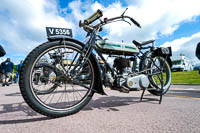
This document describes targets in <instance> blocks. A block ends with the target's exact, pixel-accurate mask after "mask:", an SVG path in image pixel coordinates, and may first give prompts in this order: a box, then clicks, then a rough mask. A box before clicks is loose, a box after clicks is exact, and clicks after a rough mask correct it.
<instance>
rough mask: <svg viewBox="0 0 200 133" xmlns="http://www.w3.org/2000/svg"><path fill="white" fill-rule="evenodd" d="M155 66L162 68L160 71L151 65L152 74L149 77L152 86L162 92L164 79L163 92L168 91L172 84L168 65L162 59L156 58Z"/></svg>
mask: <svg viewBox="0 0 200 133" xmlns="http://www.w3.org/2000/svg"><path fill="white" fill-rule="evenodd" d="M154 61H155V64H156V65H157V66H158V67H159V68H160V70H161V71H160V70H159V69H158V68H157V67H156V66H155V65H153V63H151V65H150V68H151V70H150V74H152V76H150V77H149V79H150V82H151V84H152V85H153V86H154V87H155V89H156V90H158V91H159V90H160V89H161V87H162V84H161V81H160V79H163V92H165V91H167V90H168V88H169V86H170V84H171V72H170V68H169V66H168V64H166V62H165V61H164V59H163V58H161V57H155V58H154Z"/></svg>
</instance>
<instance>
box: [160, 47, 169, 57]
mask: <svg viewBox="0 0 200 133" xmlns="http://www.w3.org/2000/svg"><path fill="white" fill-rule="evenodd" d="M161 51H162V54H167V55H171V47H168V48H161Z"/></svg>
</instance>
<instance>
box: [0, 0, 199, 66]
mask: <svg viewBox="0 0 200 133" xmlns="http://www.w3.org/2000/svg"><path fill="white" fill-rule="evenodd" d="M199 5H200V1H199V0H20V1H17V0H1V3H0V44H1V45H2V46H3V47H4V49H5V51H6V52H7V54H6V56H5V57H3V58H0V62H1V61H4V60H5V59H6V58H7V57H9V58H11V60H12V61H13V62H14V63H15V64H18V63H19V62H20V60H24V59H25V57H26V56H27V54H28V53H29V52H31V50H33V49H34V48H35V47H36V46H38V45H40V44H42V43H43V42H46V41H47V37H46V30H45V27H61V28H71V29H72V32H73V37H74V38H75V39H78V40H80V41H83V40H84V37H85V35H86V33H85V32H84V31H83V30H82V29H80V28H79V26H78V22H79V20H84V19H86V18H88V17H89V16H90V15H91V14H92V13H94V12H95V11H96V10H97V9H100V10H102V12H103V17H102V18H105V17H107V18H111V17H116V16H120V15H121V14H122V13H123V11H124V10H125V9H126V8H128V10H127V12H126V13H125V15H128V16H130V17H133V18H134V19H135V20H136V21H138V22H139V23H140V25H141V26H142V28H141V29H140V28H137V27H136V26H134V25H131V26H130V25H128V24H126V23H124V22H118V23H112V24H109V25H107V26H105V27H104V29H103V34H102V35H103V36H104V37H107V38H108V39H109V40H111V41H119V42H121V41H122V40H123V41H124V42H125V43H131V42H132V40H138V41H141V42H142V41H147V40H150V39H155V40H156V42H155V46H157V47H158V46H161V47H168V46H171V47H172V52H173V56H178V55H180V54H184V55H185V56H187V57H188V58H190V59H191V60H192V62H193V63H194V64H197V63H199V64H200V61H199V60H198V59H197V58H196V57H195V49H196V45H197V43H198V42H200V8H199Z"/></svg>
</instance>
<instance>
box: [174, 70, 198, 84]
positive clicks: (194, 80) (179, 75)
mask: <svg viewBox="0 0 200 133" xmlns="http://www.w3.org/2000/svg"><path fill="white" fill-rule="evenodd" d="M172 84H200V75H199V72H198V71H197V70H195V71H184V72H172Z"/></svg>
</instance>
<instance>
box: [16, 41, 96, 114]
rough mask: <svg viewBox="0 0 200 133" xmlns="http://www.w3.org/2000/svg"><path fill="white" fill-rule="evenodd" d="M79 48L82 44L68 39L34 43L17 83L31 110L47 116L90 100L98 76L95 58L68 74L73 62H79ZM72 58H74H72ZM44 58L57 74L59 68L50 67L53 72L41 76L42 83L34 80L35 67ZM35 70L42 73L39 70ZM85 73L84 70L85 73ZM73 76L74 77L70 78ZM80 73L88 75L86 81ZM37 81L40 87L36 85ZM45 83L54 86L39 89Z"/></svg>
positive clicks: (78, 107)
mask: <svg viewBox="0 0 200 133" xmlns="http://www.w3.org/2000/svg"><path fill="white" fill-rule="evenodd" d="M81 49H82V46H80V45H78V44H76V43H73V42H69V41H65V42H62V43H61V42H60V41H55V42H47V43H44V44H41V45H39V46H38V47H36V48H35V49H34V50H33V51H32V52H31V53H30V54H29V55H28V56H27V57H26V59H25V61H24V63H23V65H22V71H21V73H20V80H19V85H20V90H21V93H22V96H23V98H24V100H25V102H26V103H27V104H28V105H29V106H30V107H31V108H32V109H33V110H34V111H36V112H38V113H40V114H43V115H46V116H48V117H53V118H56V117H62V116H67V115H71V114H74V113H76V112H78V111H80V110H81V109H82V108H83V107H84V106H85V105H87V103H88V102H89V101H90V100H91V98H92V96H93V94H94V91H93V87H94V85H95V84H96V79H97V77H96V76H95V68H94V61H92V59H91V58H89V59H88V61H87V62H86V64H85V65H84V68H80V69H79V66H78V67H77V68H76V69H75V71H76V70H77V69H79V71H78V73H77V75H75V76H73V75H71V73H72V72H71V73H70V70H72V69H73V68H74V65H76V63H77V64H78V58H79V57H80V52H81ZM55 54H57V55H56V56H54V58H52V55H55ZM76 55H77V56H76ZM56 58H57V59H59V58H60V59H61V60H60V62H59V63H57V64H56V65H55V63H54V64H53V63H52V62H53V61H55V60H56ZM74 58H75V60H74V62H73V59H74ZM44 60H45V63H48V64H49V66H53V67H56V69H59V75H58V72H56V71H53V70H52V71H51V74H52V75H51V74H50V75H49V77H47V79H48V78H49V79H48V80H43V81H45V84H44V83H43V82H42V81H38V83H37V84H35V82H34V75H33V74H34V71H35V70H37V71H38V68H37V64H38V63H41V62H42V61H44ZM58 61H59V60H57V62H58ZM70 63H71V64H70ZM80 63H81V62H80ZM63 66H64V67H63ZM53 67H49V68H53ZM35 68H37V69H35ZM41 69H42V68H41ZM69 69H70V70H69ZM57 71H58V70H57ZM38 72H39V73H42V70H41V71H38ZM61 73H62V74H61ZM85 73H87V75H86V74H85ZM41 75H42V74H41ZM72 76H73V79H70V78H71V77H72ZM82 77H87V80H86V81H85V80H84V79H83V78H82ZM80 79H81V81H80ZM38 84H39V85H40V86H43V87H40V88H39V87H37V86H38ZM44 86H46V87H47V88H48V87H49V88H53V90H52V89H51V91H42V90H41V89H42V88H44ZM52 86H53V87H52ZM36 90H37V91H36ZM47 90H48V89H47ZM49 90H50V89H49ZM38 92H44V93H38ZM45 92H46V93H45ZM47 92H48V93H47Z"/></svg>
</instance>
